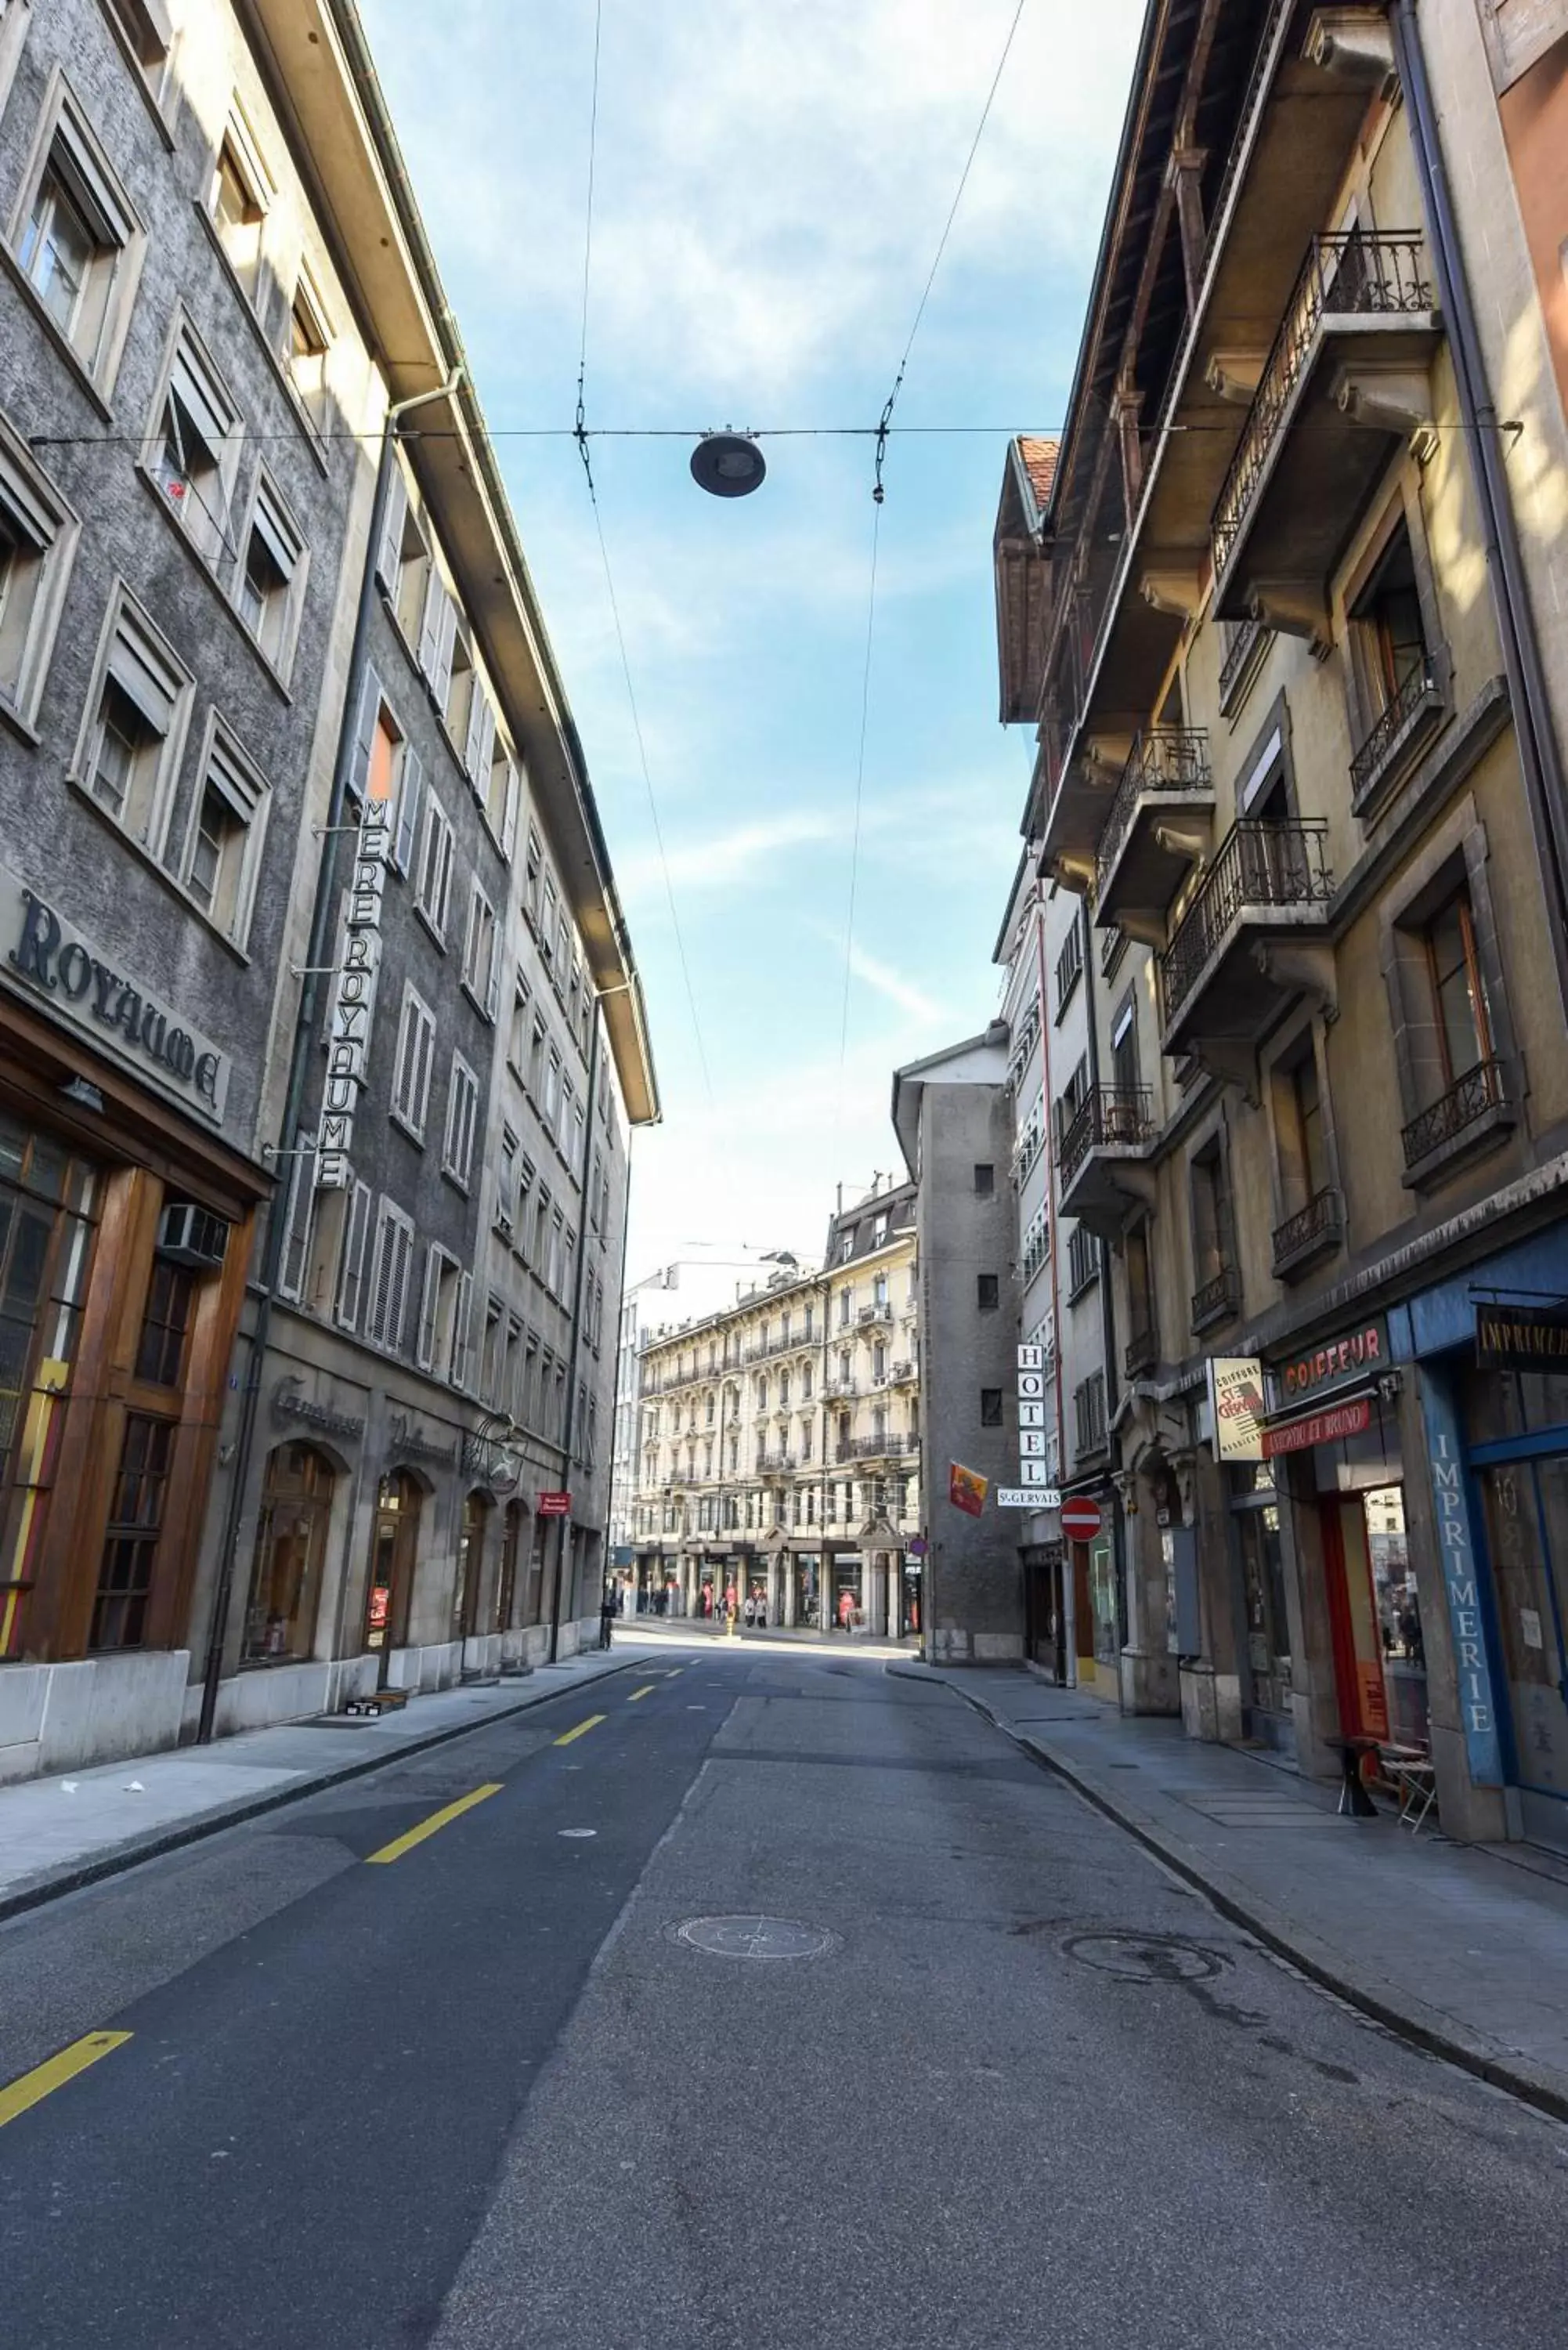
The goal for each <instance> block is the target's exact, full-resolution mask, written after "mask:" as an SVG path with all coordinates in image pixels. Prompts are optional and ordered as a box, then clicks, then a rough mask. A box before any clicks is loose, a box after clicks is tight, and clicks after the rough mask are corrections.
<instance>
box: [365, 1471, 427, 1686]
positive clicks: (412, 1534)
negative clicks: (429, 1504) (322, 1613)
mask: <svg viewBox="0 0 1568 2350" xmlns="http://www.w3.org/2000/svg"><path fill="white" fill-rule="evenodd" d="M423 1500H424V1496H423V1494H422V1493H421V1491H420V1488H419V1486H418V1485H417V1484H416V1482H414V1479H413V1478H412V1477H411V1476H410V1473H409V1471H407V1470H406V1469H394V1470H393V1471H392V1473H391V1474H390V1476H388V1477H383V1478H382V1480H381V1482H380V1486H379V1491H378V1492H377V1495H376V1520H375V1525H374V1527H373V1529H372V1531H371V1535H370V1587H369V1593H368V1594H367V1596H366V1603H365V1646H366V1647H367V1648H374V1649H376V1650H378V1651H379V1656H380V1659H381V1668H380V1670H379V1673H378V1674H377V1677H376V1678H377V1681H378V1684H379V1687H380V1688H382V1689H385V1688H386V1686H387V1678H388V1675H389V1672H390V1670H391V1665H392V1650H393V1649H394V1648H407V1647H408V1645H409V1610H410V1606H411V1604H412V1601H413V1596H414V1565H415V1561H416V1559H417V1557H418V1555H419V1544H420V1510H421V1504H422V1503H423Z"/></svg>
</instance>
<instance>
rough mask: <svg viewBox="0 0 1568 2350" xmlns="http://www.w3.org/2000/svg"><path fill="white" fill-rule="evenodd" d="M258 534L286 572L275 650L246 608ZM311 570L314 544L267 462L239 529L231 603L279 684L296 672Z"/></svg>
mask: <svg viewBox="0 0 1568 2350" xmlns="http://www.w3.org/2000/svg"><path fill="white" fill-rule="evenodd" d="M258 536H259V537H260V539H261V541H262V544H263V546H265V548H266V551H267V553H268V554H269V555H270V556H271V557H272V560H273V563H274V565H275V567H276V568H277V569H278V571H279V572H280V573H281V574H282V587H281V595H282V603H281V612H282V622H281V626H280V628H279V630H278V639H277V644H276V648H275V649H273V648H271V647H269V646H268V645H267V644H266V643H265V641H264V639H263V637H262V635H261V633H260V631H259V630H258V629H255V628H253V627H252V625H251V622H250V620H249V619H248V618H247V617H246V614H245V609H244V590H245V583H246V580H247V577H248V576H249V575H248V566H249V562H250V551H251V542H252V540H253V538H255V537H258ZM309 573H310V548H309V546H308V544H307V543H306V536H305V533H304V532H303V530H301V528H300V526H299V525H298V524H297V523H296V520H295V518H294V515H293V513H292V511H291V509H290V507H289V504H288V502H287V500H286V498H285V496H284V494H283V492H282V491H281V490H280V489H279V488H278V485H277V484H276V482H275V480H274V478H273V476H272V474H271V473H269V472H268V470H267V468H266V466H265V464H263V465H258V466H257V468H256V473H255V480H254V483H253V484H252V485H251V494H250V498H249V501H248V502H247V504H246V507H245V515H244V523H243V525H242V526H241V528H240V530H239V531H238V533H237V534H236V538H235V548H234V580H233V584H232V587H231V589H230V602H231V603H232V604H233V606H234V614H235V617H236V619H238V621H239V624H240V626H241V628H242V629H244V632H245V634H246V636H247V637H248V638H249V639H250V641H251V643H252V644H253V645H254V648H255V650H256V651H257V652H258V653H259V654H260V655H261V658H262V660H264V661H265V663H266V665H267V667H268V668H269V669H270V670H271V671H273V674H274V675H275V677H276V679H277V681H278V682H279V684H280V685H282V686H284V687H287V685H288V681H289V679H290V676H291V675H292V673H293V669H294V657H295V653H296V649H297V646H298V642H299V626H300V619H301V617H302V615H303V612H304V608H305V591H306V580H307V579H308V577H309Z"/></svg>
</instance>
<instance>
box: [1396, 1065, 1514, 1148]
mask: <svg viewBox="0 0 1568 2350" xmlns="http://www.w3.org/2000/svg"><path fill="white" fill-rule="evenodd" d="M1507 1100H1508V1072H1507V1070H1506V1069H1505V1068H1504V1066H1503V1065H1502V1063H1501V1061H1498V1060H1490V1061H1478V1062H1477V1063H1476V1065H1475V1067H1474V1068H1473V1069H1467V1070H1466V1071H1465V1074H1464V1076H1462V1077H1460V1078H1459V1081H1458V1083H1457V1084H1455V1085H1451V1086H1450V1087H1449V1090H1448V1092H1447V1093H1446V1094H1441V1095H1439V1096H1438V1099H1437V1100H1436V1101H1435V1102H1434V1103H1433V1104H1432V1106H1431V1107H1430V1108H1429V1109H1424V1110H1423V1111H1422V1112H1421V1114H1420V1116H1419V1118H1412V1119H1411V1120H1410V1123H1409V1125H1408V1126H1407V1128H1405V1133H1404V1142H1405V1164H1406V1166H1407V1167H1414V1166H1417V1164H1418V1163H1419V1161H1420V1160H1421V1159H1425V1158H1426V1157H1427V1155H1428V1152H1430V1151H1433V1150H1436V1149H1438V1145H1439V1144H1441V1143H1444V1142H1451V1141H1453V1139H1455V1137H1456V1136H1458V1135H1461V1134H1463V1132H1464V1130H1465V1128H1466V1127H1468V1126H1474V1125H1475V1124H1476V1123H1477V1122H1478V1120H1480V1118H1485V1116H1486V1114H1487V1112H1488V1111H1489V1110H1493V1109H1501V1108H1502V1107H1503V1106H1504V1105H1505V1104H1506V1102H1507Z"/></svg>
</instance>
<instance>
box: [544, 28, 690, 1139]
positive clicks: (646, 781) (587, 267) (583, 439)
mask: <svg viewBox="0 0 1568 2350" xmlns="http://www.w3.org/2000/svg"><path fill="white" fill-rule="evenodd" d="M603 26H604V0H597V5H596V6H595V9H594V66H593V97H592V100H591V102H590V106H589V110H588V186H587V203H586V205H585V218H584V223H583V308H582V327H581V332H580V335H579V337H578V342H577V414H576V424H575V426H574V428H573V432H572V438H573V439H574V440H575V441H576V444H577V454H578V456H579V457H581V459H582V461H583V475H584V478H585V480H586V481H587V485H588V503H589V504H590V505H591V506H592V508H593V510H594V530H595V533H596V535H597V538H598V543H599V560H600V562H601V563H602V564H603V566H604V574H605V593H606V595H607V597H608V598H609V608H610V619H612V621H613V622H614V623H615V640H616V644H617V647H618V650H619V653H620V673H621V676H622V677H623V678H624V679H625V681H626V700H627V707H628V710H629V711H630V712H631V728H632V733H633V734H634V735H635V736H636V738H637V755H638V762H639V765H640V767H641V769H642V788H643V790H644V792H645V793H646V795H647V797H648V813H649V819H650V821H651V823H652V826H653V839H654V846H655V847H656V848H657V849H658V852H659V871H660V873H661V874H662V875H663V877H664V895H665V898H666V899H667V901H668V903H669V907H670V929H671V930H672V931H673V932H674V933H675V951H676V955H677V958H678V959H679V962H680V978H681V983H682V985H683V986H684V988H685V990H686V1004H687V1009H688V1011H689V1012H690V1013H691V1035H692V1039H693V1041H694V1043H695V1045H696V1046H697V1065H698V1066H699V1068H700V1069H701V1072H702V1091H703V1093H704V1095H705V1096H706V1097H707V1102H708V1107H709V1108H710V1109H711V1108H712V1107H713V1080H712V1076H711V1073H710V1071H709V1067H708V1049H707V1046H706V1045H704V1043H703V1041H702V1023H701V1020H700V1019H699V1017H698V1014H697V995H696V991H695V989H694V988H693V987H692V984H691V964H690V963H689V962H688V961H687V959H686V940H685V937H684V934H683V933H682V931H681V928H680V913H679V911H678V910H677V908H676V903H675V884H674V882H673V881H672V880H671V879H670V858H669V857H668V855H667V854H666V852H665V847H664V827H663V826H662V825H661V824H660V823H659V802H658V800H657V798H656V797H655V795H654V790H653V775H652V772H651V770H650V769H649V764H648V744H647V743H646V741H645V740H644V737H643V732H642V715H641V712H639V709H638V706H637V689H636V687H635V686H634V685H633V684H632V681H631V662H630V660H629V659H628V654H627V650H626V630H625V629H623V628H622V626H621V619H620V599H619V598H618V596H617V594H616V592H615V574H614V572H613V571H612V570H611V568H610V559H609V542H608V541H607V538H606V537H605V525H604V516H603V515H602V514H601V513H600V511H599V494H598V485H597V483H596V482H595V480H594V468H593V460H592V458H591V457H590V456H589V454H588V439H589V432H588V423H587V406H586V400H587V371H588V293H589V287H590V285H591V282H592V267H593V251H594V172H595V166H596V162H597V154H598V131H599V51H600V35H601V32H602V30H603Z"/></svg>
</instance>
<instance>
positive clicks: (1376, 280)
mask: <svg viewBox="0 0 1568 2350" xmlns="http://www.w3.org/2000/svg"><path fill="white" fill-rule="evenodd" d="M1432 307H1433V301H1432V284H1431V279H1430V277H1429V276H1428V273H1427V267H1426V256H1425V254H1424V252H1423V249H1422V244H1421V239H1420V238H1419V237H1418V236H1417V235H1413V234H1410V233H1409V232H1406V233H1404V234H1393V235H1383V234H1370V233H1368V232H1367V231H1366V230H1365V229H1358V228H1357V229H1351V230H1348V231H1342V232H1340V233H1338V234H1334V235H1332V236H1314V238H1313V241H1312V243H1311V244H1310V245H1309V247H1308V248H1307V255H1306V259H1305V261H1304V262H1303V265H1302V269H1301V275H1300V276H1298V277H1297V279H1296V282H1295V286H1294V290H1293V293H1292V295H1291V298H1290V301H1289V302H1288V304H1287V305H1286V307H1285V315H1284V317H1283V318H1282V320H1281V322H1280V330H1279V332H1278V334H1277V335H1276V336H1275V337H1274V340H1273V347H1272V349H1271V350H1270V352H1269V356H1268V358H1267V359H1265V360H1264V362H1263V371H1262V375H1261V376H1260V377H1259V379H1258V389H1257V390H1256V391H1255V392H1254V393H1253V395H1252V405H1251V409H1250V410H1249V411H1248V415H1247V421H1246V424H1245V425H1244V426H1243V428H1242V432H1241V441H1240V442H1239V443H1238V445H1237V449H1236V454H1235V456H1234V457H1233V458H1232V459H1231V470H1230V472H1229V473H1228V474H1227V475H1226V477H1225V486H1224V488H1223V489H1222V490H1221V491H1220V499H1219V503H1218V504H1217V505H1216V506H1215V509H1214V572H1215V577H1216V578H1218V577H1220V574H1221V573H1222V572H1223V571H1224V569H1225V566H1226V565H1227V564H1228V563H1229V561H1230V559H1231V554H1232V552H1233V550H1234V548H1235V545H1236V541H1237V539H1238V537H1239V536H1241V525H1242V524H1243V523H1244V522H1245V520H1246V518H1247V512H1248V509H1249V507H1250V506H1251V503H1252V499H1253V496H1254V494H1256V491H1257V488H1258V484H1259V483H1260V482H1261V481H1262V476H1263V471H1264V468H1265V466H1266V465H1267V463H1268V461H1269V453H1270V452H1271V450H1272V448H1273V445H1274V441H1275V438H1276V436H1277V434H1278V432H1279V430H1280V425H1281V422H1282V419H1283V417H1284V413H1285V411H1286V409H1287V408H1288V407H1289V405H1290V400H1291V396H1292V394H1293V391H1294V390H1295V388H1296V385H1297V383H1298V382H1299V381H1300V380H1301V375H1302V370H1303V367H1304V366H1305V364H1306V360H1307V355H1308V353H1309V351H1310V350H1311V348H1312V343H1313V338H1314V335H1315V334H1316V332H1317V328H1318V322H1319V320H1320V319H1321V318H1323V317H1325V316H1327V315H1330V314H1333V315H1334V316H1338V317H1386V316H1387V315H1389V314H1391V313H1400V312H1404V313H1408V314H1415V313H1418V312H1421V311H1425V310H1430V309H1431V308H1432Z"/></svg>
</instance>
